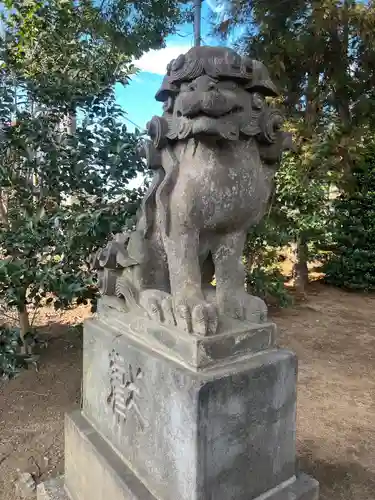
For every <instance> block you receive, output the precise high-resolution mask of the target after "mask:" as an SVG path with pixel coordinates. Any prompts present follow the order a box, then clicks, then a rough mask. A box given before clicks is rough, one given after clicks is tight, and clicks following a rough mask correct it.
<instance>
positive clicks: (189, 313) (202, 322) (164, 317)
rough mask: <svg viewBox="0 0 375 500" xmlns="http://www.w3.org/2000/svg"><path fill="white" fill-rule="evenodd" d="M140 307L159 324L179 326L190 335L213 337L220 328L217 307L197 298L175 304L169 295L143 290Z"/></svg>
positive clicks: (181, 300)
mask: <svg viewBox="0 0 375 500" xmlns="http://www.w3.org/2000/svg"><path fill="white" fill-rule="evenodd" d="M139 305H140V306H141V307H142V308H143V309H145V310H146V311H147V313H148V315H149V316H150V318H152V319H154V320H155V321H157V322H158V323H163V324H166V325H170V326H176V325H177V326H178V327H179V328H181V329H182V330H184V331H186V332H188V333H196V334H198V335H212V334H214V333H216V331H217V328H218V314H217V310H216V307H215V306H214V305H212V304H210V303H208V302H206V301H204V300H201V299H197V298H188V299H181V298H179V299H178V300H177V301H176V302H175V303H174V302H173V299H172V296H171V295H170V294H169V293H166V292H162V291H160V290H143V291H142V292H141V293H140V296H139Z"/></svg>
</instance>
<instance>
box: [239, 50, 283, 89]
mask: <svg viewBox="0 0 375 500" xmlns="http://www.w3.org/2000/svg"><path fill="white" fill-rule="evenodd" d="M246 89H247V90H250V91H251V92H259V93H260V94H263V95H265V96H271V97H277V96H278V95H279V92H278V90H277V88H276V85H275V84H274V83H273V81H272V80H271V77H270V75H269V73H268V70H267V68H266V67H265V65H264V64H263V63H262V62H260V61H257V60H256V59H253V60H252V80H251V82H250V83H249V84H248V85H247V86H246Z"/></svg>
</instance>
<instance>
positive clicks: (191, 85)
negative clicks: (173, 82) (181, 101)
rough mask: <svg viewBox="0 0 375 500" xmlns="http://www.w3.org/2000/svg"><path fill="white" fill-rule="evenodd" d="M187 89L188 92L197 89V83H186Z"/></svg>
mask: <svg viewBox="0 0 375 500" xmlns="http://www.w3.org/2000/svg"><path fill="white" fill-rule="evenodd" d="M188 90H190V92H194V90H197V85H196V84H195V83H190V84H189V85H188Z"/></svg>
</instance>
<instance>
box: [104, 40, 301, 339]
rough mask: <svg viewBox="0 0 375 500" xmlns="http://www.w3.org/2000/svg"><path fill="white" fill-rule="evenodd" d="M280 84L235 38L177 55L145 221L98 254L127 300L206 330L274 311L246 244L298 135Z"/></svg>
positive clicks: (109, 282) (159, 120) (156, 140)
mask: <svg viewBox="0 0 375 500" xmlns="http://www.w3.org/2000/svg"><path fill="white" fill-rule="evenodd" d="M270 96H277V90H276V88H275V86H274V84H273V83H272V81H271V79H270V77H269V74H268V71H267V69H266V68H265V66H264V65H263V64H262V63H260V62H259V61H256V60H252V59H249V58H246V57H241V56H239V55H238V54H237V53H236V52H234V51H233V50H231V49H229V48H224V47H195V48H192V49H191V50H189V52H187V54H185V55H180V56H179V57H178V58H177V59H175V60H173V61H171V63H170V64H169V65H168V68H167V74H166V76H165V78H164V80H163V83H162V86H161V88H160V90H159V91H158V92H157V94H156V99H157V100H158V101H160V102H162V103H163V111H164V112H163V115H162V116H161V117H156V116H154V117H153V118H152V119H151V121H150V122H149V123H148V125H147V129H148V134H149V136H150V138H151V141H148V142H147V143H146V144H145V150H144V154H145V158H146V161H147V164H148V167H149V168H150V169H152V170H153V172H154V177H153V182H152V184H151V186H150V189H149V191H148V193H147V194H146V196H145V198H144V200H143V203H142V207H141V210H140V212H139V215H138V221H137V225H136V229H135V230H134V231H133V232H131V233H123V234H119V235H116V236H115V238H114V240H113V241H111V242H110V243H109V245H108V246H107V247H106V248H105V249H104V250H101V251H100V252H99V253H98V254H97V255H96V257H95V266H96V267H97V268H100V269H101V270H102V277H101V285H102V291H103V293H105V294H107V295H116V296H117V297H119V298H121V299H122V300H123V301H124V302H123V307H124V309H125V310H128V311H131V310H134V311H138V313H142V314H147V315H148V316H150V317H151V318H153V319H155V320H156V321H158V322H161V323H165V324H167V325H175V326H177V327H178V328H181V329H183V330H185V331H187V332H190V333H194V334H198V335H212V334H215V333H217V332H220V325H221V324H224V323H225V321H228V319H229V320H233V321H235V320H242V321H249V322H252V323H254V322H255V323H261V322H264V321H266V317H267V308H266V305H265V304H264V302H263V301H262V300H261V299H259V298H257V297H254V296H251V295H249V294H248V293H247V292H246V290H245V288H244V281H245V270H244V266H243V263H242V254H243V248H244V243H245V238H246V233H247V231H248V229H249V228H250V227H251V226H253V225H255V224H257V223H258V222H259V221H260V219H261V218H262V217H263V215H264V213H265V211H266V208H267V204H268V201H269V197H270V194H271V191H272V187H273V178H274V173H275V171H276V169H277V167H278V165H279V162H280V159H281V155H282V152H283V150H285V149H288V148H290V147H291V138H290V135H289V134H286V133H285V132H283V131H282V130H281V127H282V124H283V117H282V116H281V114H280V112H279V111H278V110H277V109H275V108H274V107H272V106H271V105H269V104H268V102H267V97H270ZM213 277H215V281H216V284H215V286H213V285H212V284H211V283H212V281H213Z"/></svg>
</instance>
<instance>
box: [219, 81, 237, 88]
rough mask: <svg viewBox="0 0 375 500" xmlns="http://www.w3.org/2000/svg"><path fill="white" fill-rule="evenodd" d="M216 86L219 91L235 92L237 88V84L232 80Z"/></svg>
mask: <svg viewBox="0 0 375 500" xmlns="http://www.w3.org/2000/svg"><path fill="white" fill-rule="evenodd" d="M217 86H218V88H219V89H221V90H236V89H237V88H238V85H237V83H236V82H234V81H233V80H223V81H221V82H219V83H218V85H217Z"/></svg>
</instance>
